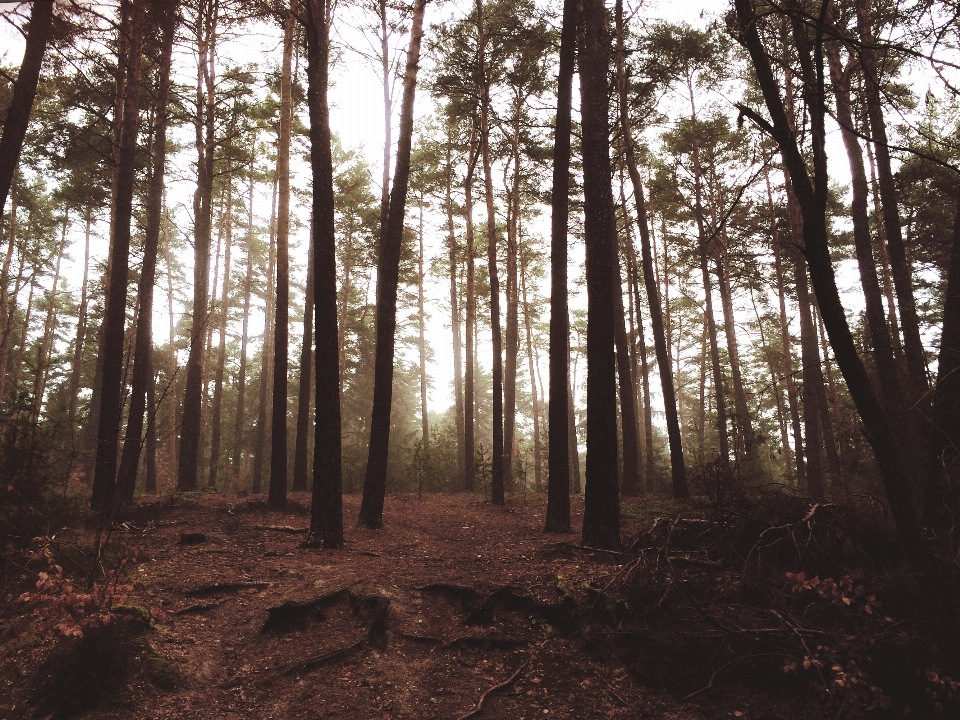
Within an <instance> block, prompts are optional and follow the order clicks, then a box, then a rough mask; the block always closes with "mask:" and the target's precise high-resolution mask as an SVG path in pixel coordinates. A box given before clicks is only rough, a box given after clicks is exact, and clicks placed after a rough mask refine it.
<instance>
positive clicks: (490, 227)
mask: <svg viewBox="0 0 960 720" xmlns="http://www.w3.org/2000/svg"><path fill="white" fill-rule="evenodd" d="M476 7H477V73H478V82H479V90H480V158H481V162H482V163H483V187H484V193H483V194H484V199H485V200H486V205H487V273H488V278H489V282H490V335H491V340H490V343H491V345H492V347H493V365H492V370H493V421H492V422H493V447H492V448H490V464H491V482H490V487H491V502H492V503H493V504H494V505H503V504H504V502H505V500H504V494H503V492H504V479H505V478H504V465H505V460H504V455H503V450H504V445H503V336H502V333H501V330H500V272H499V270H498V268H497V216H496V210H495V209H494V201H493V174H492V169H491V164H490V162H491V161H490V82H489V80H488V79H487V45H486V42H487V41H486V34H485V32H484V27H483V0H476Z"/></svg>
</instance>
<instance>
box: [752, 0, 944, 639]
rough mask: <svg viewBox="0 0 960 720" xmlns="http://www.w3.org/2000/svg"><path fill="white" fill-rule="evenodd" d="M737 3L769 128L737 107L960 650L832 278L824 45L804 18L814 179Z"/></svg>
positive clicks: (925, 582) (911, 548)
mask: <svg viewBox="0 0 960 720" xmlns="http://www.w3.org/2000/svg"><path fill="white" fill-rule="evenodd" d="M735 4H736V11H737V16H738V18H739V25H740V26H739V29H740V42H741V43H743V44H744V45H745V46H746V49H747V50H748V52H749V54H750V57H751V60H752V62H753V65H754V68H755V69H756V73H757V79H758V82H759V85H760V88H761V91H762V93H763V97H764V100H765V103H766V106H767V109H768V111H769V113H770V117H771V120H772V122H771V121H767V120H765V119H764V118H762V117H761V116H760V115H758V114H757V113H756V112H754V111H752V110H750V109H749V108H747V107H746V106H743V105H740V106H739V107H740V109H741V112H743V113H744V114H746V115H748V116H749V117H750V118H751V120H753V121H754V122H755V123H757V124H758V125H760V126H761V127H762V128H763V129H764V130H765V131H766V132H767V133H768V134H770V135H771V136H772V137H773V138H774V140H775V141H776V142H777V144H778V146H779V148H780V151H781V154H782V156H783V160H784V165H785V166H786V170H787V172H788V173H789V175H790V177H791V180H792V183H793V188H794V191H795V192H796V195H797V200H798V201H799V204H800V206H801V207H802V208H803V239H804V252H805V254H806V259H807V264H808V265H809V267H810V274H811V279H812V281H813V284H814V288H815V290H816V293H817V300H818V304H819V306H820V312H821V315H822V317H823V322H824V325H825V326H826V328H827V333H828V335H829V337H830V344H831V346H832V347H833V350H834V354H835V356H836V359H837V365H838V366H839V368H840V371H841V372H842V373H843V376H844V379H845V380H846V382H847V387H848V388H849V390H850V394H851V396H852V398H853V401H854V404H855V405H856V407H857V411H858V412H859V414H860V418H861V420H862V421H863V425H864V434H865V435H866V436H867V440H868V441H869V443H870V445H871V447H872V448H873V452H874V456H875V458H876V460H877V466H878V469H879V471H880V477H881V481H882V482H883V485H884V490H885V492H886V495H887V499H888V501H889V503H890V511H891V515H892V516H893V519H894V523H895V524H896V526H897V531H898V534H899V536H900V540H901V543H902V545H903V549H904V554H905V556H906V558H907V561H908V563H909V564H910V566H911V569H912V570H913V572H914V575H915V578H916V581H917V583H918V585H919V587H920V590H921V596H922V597H923V598H924V601H925V602H926V603H928V607H929V609H930V610H931V611H932V613H933V614H934V617H935V618H936V621H937V622H938V623H939V625H940V628H941V631H942V633H943V637H944V640H945V642H946V643H947V645H949V646H950V647H956V642H957V637H958V634H960V633H958V628H957V616H956V610H955V608H954V607H953V605H952V601H951V598H950V593H949V590H948V588H947V587H946V584H945V583H944V579H943V577H942V576H941V575H940V574H939V572H938V570H937V567H936V562H935V559H934V556H933V553H932V551H931V548H930V546H929V544H928V543H927V541H926V539H925V537H924V535H923V530H922V528H921V526H920V523H919V521H918V518H917V515H916V513H915V511H914V503H913V488H912V487H911V483H910V481H909V480H908V478H907V475H906V473H905V472H904V467H903V463H902V460H901V457H900V453H899V451H898V448H897V442H896V438H895V436H894V433H893V431H892V429H891V426H890V423H889V420H888V418H887V417H886V415H885V413H884V411H883V406H882V405H881V403H880V401H879V399H878V397H877V395H876V393H875V392H874V389H873V387H872V386H871V383H870V379H869V377H868V375H867V372H866V369H865V368H864V365H863V362H862V361H861V359H860V356H859V354H858V353H857V348H856V345H855V343H854V341H853V336H852V334H851V333H850V328H849V326H848V325H847V320H846V314H845V312H844V308H843V305H842V303H841V302H840V293H839V290H838V289H837V285H836V278H835V276H834V273H833V265H832V263H831V259H830V250H829V244H828V233H827V225H826V204H827V197H828V179H829V178H828V176H827V158H826V153H825V150H824V143H825V127H824V116H825V114H826V101H825V91H824V80H823V75H824V73H823V56H822V48H821V46H820V42H821V41H822V37H820V36H819V35H818V36H817V37H815V38H814V39H811V38H810V37H809V36H808V34H807V28H806V26H805V25H803V23H802V22H801V21H800V20H799V19H796V20H795V21H794V23H793V33H794V40H795V44H796V46H797V50H798V58H799V60H800V62H801V66H802V68H803V74H804V88H805V96H806V97H805V99H806V105H807V110H808V113H809V114H810V129H811V137H812V139H813V158H814V163H813V170H814V175H813V178H811V177H810V174H809V171H808V168H807V165H806V162H805V160H804V156H803V154H802V153H801V152H800V149H799V147H798V146H797V144H796V136H795V135H794V133H793V132H792V131H791V127H790V124H789V122H788V119H787V113H786V111H785V109H784V104H783V100H782V98H781V97H780V88H779V85H778V83H777V81H776V79H775V77H774V74H773V71H772V69H771V67H770V59H769V56H768V55H767V53H766V50H765V48H764V47H763V44H762V42H761V40H760V36H759V33H758V31H757V18H756V16H755V15H754V11H753V7H752V4H751V0H735Z"/></svg>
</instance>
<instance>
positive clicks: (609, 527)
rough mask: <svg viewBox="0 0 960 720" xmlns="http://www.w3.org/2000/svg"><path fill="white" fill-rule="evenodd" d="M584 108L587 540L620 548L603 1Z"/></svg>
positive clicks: (591, 28) (594, 27) (588, 16)
mask: <svg viewBox="0 0 960 720" xmlns="http://www.w3.org/2000/svg"><path fill="white" fill-rule="evenodd" d="M581 13H582V17H583V26H584V32H583V39H582V45H581V50H580V54H579V55H580V98H581V99H580V108H581V109H580V112H581V117H582V123H583V193H584V231H585V239H586V274H587V472H586V483H585V488H584V509H583V534H582V541H583V544H584V545H588V546H591V547H600V548H614V549H616V548H619V547H620V501H619V494H618V488H617V414H616V412H617V399H616V392H617V391H616V366H615V360H614V324H615V323H614V317H615V313H616V304H615V302H614V298H613V294H614V293H613V289H614V278H613V272H614V267H615V263H614V259H615V257H616V255H615V252H616V243H615V242H614V240H615V237H616V227H615V224H614V214H613V213H614V211H613V191H612V189H611V179H612V172H611V167H610V153H609V146H610V143H609V137H610V131H609V125H608V117H609V95H608V88H607V73H608V71H609V61H610V52H609V34H608V31H607V23H606V16H605V12H604V7H603V2H602V0H585V2H584V3H583V9H582V10H581Z"/></svg>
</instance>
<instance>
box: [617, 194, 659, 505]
mask: <svg viewBox="0 0 960 720" xmlns="http://www.w3.org/2000/svg"><path fill="white" fill-rule="evenodd" d="M624 209H626V205H625V206H624ZM628 258H629V269H630V276H631V286H632V288H633V302H634V308H635V309H636V313H637V345H638V346H639V347H638V355H639V356H640V377H641V386H642V389H643V440H644V453H645V460H644V463H643V466H644V471H645V474H644V486H645V488H646V490H647V491H648V492H653V491H654V490H655V489H656V486H657V476H656V466H655V463H654V459H653V408H651V407H650V367H649V365H648V363H647V339H646V333H645V331H644V328H643V317H642V316H641V315H640V305H641V301H640V279H639V278H638V277H637V261H636V252H635V251H634V247H633V238H632V237H630V246H629V254H628Z"/></svg>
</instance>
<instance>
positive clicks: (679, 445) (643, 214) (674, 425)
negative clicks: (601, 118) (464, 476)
mask: <svg viewBox="0 0 960 720" xmlns="http://www.w3.org/2000/svg"><path fill="white" fill-rule="evenodd" d="M616 18H617V49H618V52H617V89H618V92H619V96H620V127H621V132H622V134H623V140H624V159H625V161H626V163H627V171H628V172H629V174H630V182H631V184H632V185H633V195H634V202H636V204H637V224H638V227H639V231H640V251H641V258H642V261H643V280H644V284H645V286H646V290H647V302H648V304H649V307H650V321H651V323H652V325H653V340H654V345H655V347H656V351H657V365H658V367H659V368H660V384H661V389H662V392H663V405H664V414H665V416H666V422H667V437H668V439H669V442H670V467H671V475H672V479H673V494H674V497H677V498H685V497H687V496H688V495H689V490H688V489H687V472H686V467H685V466H684V462H683V439H682V436H681V434H680V419H679V413H678V412H677V397H676V393H675V392H674V386H673V368H672V367H671V363H670V357H669V354H668V352H667V338H666V332H665V327H664V317H663V307H664V306H663V305H662V304H661V302H660V293H659V291H658V289H657V278H656V275H655V274H654V271H653V253H652V250H651V247H650V246H651V243H650V229H649V224H648V221H647V208H646V203H645V201H644V196H643V184H642V183H641V181H640V172H639V170H638V169H637V161H636V158H635V156H634V150H633V134H632V133H633V130H632V128H631V127H630V116H629V112H628V108H629V102H628V98H627V78H626V73H625V71H624V68H623V44H622V43H623V31H622V23H623V13H622V8H621V11H620V12H617V14H616ZM648 397H649V396H648Z"/></svg>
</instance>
